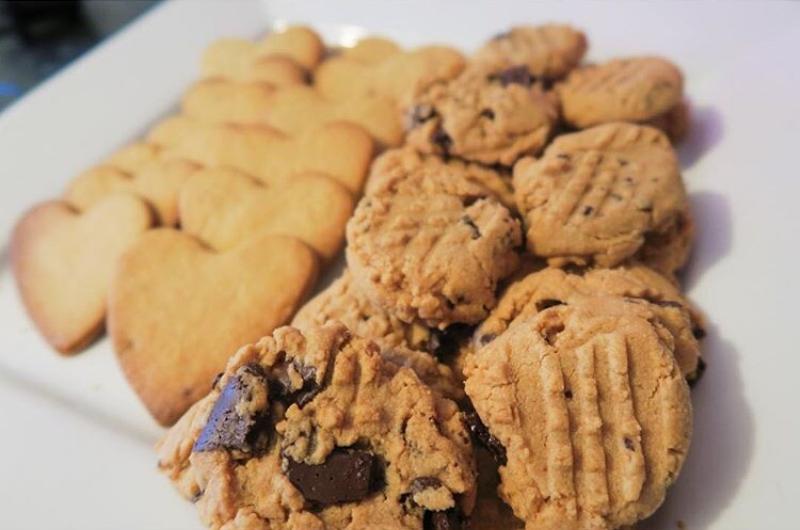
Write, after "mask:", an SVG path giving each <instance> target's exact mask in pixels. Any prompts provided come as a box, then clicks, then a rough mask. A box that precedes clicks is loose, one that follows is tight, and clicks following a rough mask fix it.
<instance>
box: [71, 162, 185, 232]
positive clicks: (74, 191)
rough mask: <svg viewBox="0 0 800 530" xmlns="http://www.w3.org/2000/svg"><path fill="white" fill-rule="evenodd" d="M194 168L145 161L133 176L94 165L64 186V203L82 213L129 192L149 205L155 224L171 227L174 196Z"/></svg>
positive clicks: (175, 218)
mask: <svg viewBox="0 0 800 530" xmlns="http://www.w3.org/2000/svg"><path fill="white" fill-rule="evenodd" d="M198 169H199V166H198V165H197V164H195V163H193V162H189V161H187V160H179V159H174V160H153V161H149V162H146V163H143V164H142V165H141V168H140V169H137V170H136V172H135V173H126V172H124V171H122V170H119V169H117V168H115V167H113V166H97V167H94V168H92V169H89V170H88V171H85V172H83V173H81V174H80V175H78V176H77V177H76V178H75V179H74V180H73V181H72V182H71V183H70V184H69V186H67V190H66V192H65V193H64V200H66V201H67V202H69V203H70V204H72V205H73V206H75V207H76V208H77V209H79V210H81V211H83V210H86V209H88V208H90V207H91V206H92V205H94V204H96V203H97V202H98V201H100V200H102V199H104V198H105V197H107V196H108V195H109V194H111V193H116V192H128V193H133V194H135V195H138V196H139V197H141V198H142V199H144V200H145V201H146V202H147V203H148V204H150V206H152V208H153V210H154V211H155V213H156V218H157V222H158V224H160V225H164V226H174V225H175V224H176V223H177V222H178V193H179V192H180V190H181V188H182V187H183V185H184V184H186V182H187V181H188V180H189V179H190V178H192V176H193V175H194V174H195V173H196V172H197V171H198Z"/></svg>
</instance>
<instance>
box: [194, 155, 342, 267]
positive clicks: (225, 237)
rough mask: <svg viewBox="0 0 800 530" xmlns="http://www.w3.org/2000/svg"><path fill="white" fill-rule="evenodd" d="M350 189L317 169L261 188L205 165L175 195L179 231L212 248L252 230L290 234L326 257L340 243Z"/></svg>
mask: <svg viewBox="0 0 800 530" xmlns="http://www.w3.org/2000/svg"><path fill="white" fill-rule="evenodd" d="M353 206H354V202H353V198H352V196H351V195H350V192H349V191H348V190H347V188H345V187H344V186H342V185H341V184H339V183H338V182H336V181H335V180H333V179H332V178H330V177H328V176H326V175H324V174H322V173H300V174H297V175H295V176H294V177H293V178H292V179H291V180H290V181H288V182H286V183H284V184H280V185H277V186H264V185H263V184H260V183H259V182H258V181H257V180H255V179H253V178H252V177H250V176H248V175H246V174H244V173H241V172H239V171H236V170H234V169H224V168H218V169H206V170H204V171H201V172H199V173H198V174H197V175H195V176H194V177H193V178H192V179H191V181H190V182H187V183H186V185H184V187H183V189H182V190H181V194H180V201H179V207H180V219H181V229H182V230H184V231H185V232H187V233H189V234H192V235H194V236H197V237H198V238H200V239H201V240H203V241H204V242H206V243H207V244H208V245H209V246H210V247H212V248H214V249H216V250H227V249H230V248H233V247H235V246H237V245H239V244H241V243H243V242H244V241H246V240H247V239H248V238H250V237H252V236H253V235H255V234H260V233H270V234H281V235H287V236H294V237H296V238H298V239H300V240H301V241H303V242H304V243H306V244H307V245H308V246H310V247H311V248H313V249H314V250H316V251H317V252H318V253H319V255H320V256H322V257H323V258H325V259H326V260H327V259H331V258H332V257H333V256H334V255H336V253H337V252H338V251H339V249H340V248H341V246H342V242H343V241H344V227H345V225H346V224H347V220H348V219H349V218H350V214H352V212H353Z"/></svg>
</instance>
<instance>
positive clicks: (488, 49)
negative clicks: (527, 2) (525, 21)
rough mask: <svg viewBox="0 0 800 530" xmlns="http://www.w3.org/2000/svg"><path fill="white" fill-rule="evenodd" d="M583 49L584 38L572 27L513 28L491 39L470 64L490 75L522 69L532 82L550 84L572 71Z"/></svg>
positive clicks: (581, 55) (583, 51)
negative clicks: (528, 74)
mask: <svg viewBox="0 0 800 530" xmlns="http://www.w3.org/2000/svg"><path fill="white" fill-rule="evenodd" d="M586 48H587V42H586V36H585V35H584V34H583V32H581V31H579V30H577V29H575V28H573V27H571V26H567V25H563V24H544V25H541V26H516V27H513V28H511V29H510V30H509V31H507V32H504V33H500V34H499V35H496V36H494V37H493V38H492V39H491V40H490V41H489V42H487V43H486V44H484V45H483V47H481V48H480V49H479V50H478V51H477V52H476V53H475V55H474V56H473V57H472V61H473V62H474V63H475V64H478V65H480V66H481V67H483V68H484V69H488V70H490V71H493V72H500V71H503V70H508V69H509V68H514V67H519V66H524V67H526V68H527V71H528V72H529V73H530V75H531V76H532V77H533V78H535V79H537V80H544V81H552V80H554V79H560V78H562V77H564V76H565V75H567V74H568V73H569V72H570V71H571V70H572V69H573V68H575V66H577V65H578V63H580V62H581V59H582V58H583V55H584V54H585V53H586Z"/></svg>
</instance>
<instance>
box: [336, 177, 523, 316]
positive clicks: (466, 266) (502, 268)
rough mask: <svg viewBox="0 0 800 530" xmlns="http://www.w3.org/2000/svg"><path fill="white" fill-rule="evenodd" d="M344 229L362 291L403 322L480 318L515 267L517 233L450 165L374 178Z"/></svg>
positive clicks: (483, 192) (504, 214) (480, 191)
mask: <svg viewBox="0 0 800 530" xmlns="http://www.w3.org/2000/svg"><path fill="white" fill-rule="evenodd" d="M377 178H378V180H379V184H378V185H376V186H375V188H373V189H372V191H371V193H370V194H369V195H367V196H366V197H365V198H364V199H362V201H361V202H360V203H359V205H358V206H357V207H356V211H355V214H354V215H353V218H352V219H351V220H350V222H349V223H348V225H347V242H348V247H347V263H348V265H349V266H350V270H351V272H352V274H353V279H354V280H355V281H356V282H357V284H358V286H359V288H360V289H361V290H362V291H363V292H364V293H365V294H366V295H367V296H368V297H369V298H370V299H371V300H372V301H373V302H374V303H376V304H378V305H379V306H380V307H382V308H383V309H384V310H386V311H388V312H389V313H392V314H393V315H395V316H396V317H397V318H399V319H400V320H402V321H404V322H414V321H421V322H424V323H426V324H427V325H429V326H432V327H439V328H444V327H446V326H448V325H450V324H454V323H459V322H461V323H467V324H472V323H476V322H478V321H480V320H481V319H483V318H484V317H485V316H486V315H487V313H488V311H489V310H490V309H491V308H492V307H493V306H494V303H495V288H496V287H497V282H498V281H500V280H501V279H503V278H504V277H506V276H508V275H509V274H510V273H512V272H513V271H514V269H515V268H516V266H517V264H518V261H519V259H518V255H517V252H516V248H517V247H518V246H519V244H520V240H521V236H520V228H519V224H518V222H517V220H516V219H514V217H513V216H512V215H511V213H510V212H509V211H508V209H506V208H505V207H504V206H502V205H501V204H500V203H499V202H497V201H496V200H495V199H494V198H492V197H491V193H490V192H489V191H488V190H487V189H486V188H484V187H482V186H480V185H477V184H475V183H474V182H471V181H470V180H468V179H467V178H465V177H464V176H463V175H462V174H461V172H459V171H458V170H456V169H454V168H452V167H450V166H448V165H446V164H441V165H438V166H428V165H421V166H419V167H417V168H416V169H413V170H411V171H409V172H404V171H395V172H393V174H391V175H386V176H379V177H377Z"/></svg>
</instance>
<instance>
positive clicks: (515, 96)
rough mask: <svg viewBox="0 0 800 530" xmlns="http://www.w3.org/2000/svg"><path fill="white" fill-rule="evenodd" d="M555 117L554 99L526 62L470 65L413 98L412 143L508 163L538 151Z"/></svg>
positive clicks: (433, 150)
mask: <svg viewBox="0 0 800 530" xmlns="http://www.w3.org/2000/svg"><path fill="white" fill-rule="evenodd" d="M557 119H558V108H557V105H556V103H555V101H554V100H553V99H552V98H551V97H549V96H548V95H547V94H546V93H545V92H544V90H543V89H542V87H541V85H540V84H538V83H534V82H533V77H532V76H531V74H530V72H529V71H528V70H527V67H526V66H515V67H513V68H510V69H507V70H502V71H500V72H497V73H494V72H491V71H484V70H480V69H476V68H470V69H468V70H466V71H465V72H464V73H463V74H461V75H460V76H458V77H457V78H455V79H453V80H452V81H447V82H439V83H435V84H433V85H431V86H430V87H428V89H427V90H425V91H424V92H422V93H421V94H420V95H419V96H417V97H415V98H414V100H413V104H412V106H411V108H410V109H409V111H408V119H407V127H408V128H409V133H408V143H409V144H410V145H412V146H414V147H416V148H417V149H419V150H421V151H423V152H425V153H434V154H438V155H445V156H447V155H453V156H457V157H460V158H464V159H466V160H472V161H475V162H481V163H483V164H502V165H506V166H510V165H512V164H513V163H514V162H515V161H516V160H517V159H518V158H519V157H520V156H522V155H526V154H527V155H534V154H536V153H538V152H539V151H540V150H541V149H542V148H543V147H544V145H545V143H546V142H547V140H548V138H549V137H550V133H551V131H552V129H553V126H554V125H555V123H556V120H557Z"/></svg>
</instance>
